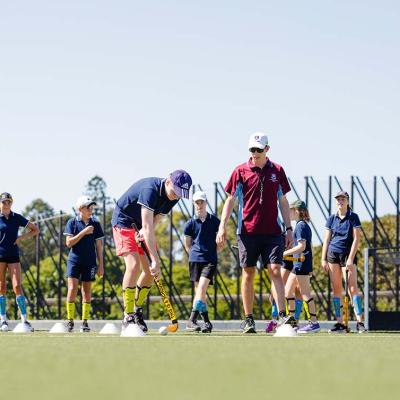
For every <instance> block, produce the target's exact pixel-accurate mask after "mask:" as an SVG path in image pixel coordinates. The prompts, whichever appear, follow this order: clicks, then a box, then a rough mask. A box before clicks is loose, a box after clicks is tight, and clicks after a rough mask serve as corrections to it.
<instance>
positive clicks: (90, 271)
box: [67, 262, 97, 282]
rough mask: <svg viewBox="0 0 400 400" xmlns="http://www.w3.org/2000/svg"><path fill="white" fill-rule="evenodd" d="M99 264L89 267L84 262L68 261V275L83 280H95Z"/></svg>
mask: <svg viewBox="0 0 400 400" xmlns="http://www.w3.org/2000/svg"><path fill="white" fill-rule="evenodd" d="M96 272H97V265H93V266H91V267H88V266H86V265H82V264H76V263H71V262H67V277H68V278H75V279H78V280H80V281H82V282H93V281H94V280H95V279H96Z"/></svg>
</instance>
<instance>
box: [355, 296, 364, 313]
mask: <svg viewBox="0 0 400 400" xmlns="http://www.w3.org/2000/svg"><path fill="white" fill-rule="evenodd" d="M353 307H354V312H355V314H356V315H357V316H358V317H359V316H360V315H362V312H363V308H362V300H361V296H360V295H359V294H356V295H354V296H353Z"/></svg>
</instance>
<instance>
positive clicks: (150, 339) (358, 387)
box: [0, 332, 400, 400]
mask: <svg viewBox="0 0 400 400" xmlns="http://www.w3.org/2000/svg"><path fill="white" fill-rule="evenodd" d="M0 346H1V360H2V361H1V370H2V374H0V392H1V399H6V398H12V399H26V398H29V399H34V400H36V399H54V400H64V399H68V400H76V399H107V400H112V399H114V398H117V397H118V398H126V399H132V400H135V399H141V400H144V399H154V400H159V399H163V400H166V399H168V400H169V399H173V400H180V399H186V400H190V399H202V400H208V399H265V398H271V399H274V398H275V399H293V398H299V399H319V400H321V399H336V400H338V399H350V398H360V399H363V400H366V399H376V398H380V399H394V398H397V394H396V393H397V392H398V388H399V387H400V378H399V375H398V371H399V369H398V367H399V361H400V334H374V333H371V332H370V333H368V334H365V335H357V334H347V335H339V336H332V335H328V334H316V335H313V336H307V337H295V338H274V337H271V336H267V335H265V334H262V333H258V334H257V335H251V336H243V335H241V334H238V333H236V334H235V333H232V334H228V333H222V332H221V333H218V332H216V333H213V334H211V335H204V334H192V335H189V334H184V333H176V334H169V335H168V336H164V337H162V336H159V335H158V334H155V333H152V334H149V335H148V336H147V337H144V338H120V337H117V336H112V337H109V336H100V335H97V334H94V333H91V334H79V333H74V334H70V335H61V336H59V335H50V334H48V333H44V332H35V333H33V334H29V335H18V334H13V333H11V332H9V333H6V334H1V335H0ZM121 396H122V397H121Z"/></svg>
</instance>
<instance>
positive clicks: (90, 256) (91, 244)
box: [64, 217, 104, 267]
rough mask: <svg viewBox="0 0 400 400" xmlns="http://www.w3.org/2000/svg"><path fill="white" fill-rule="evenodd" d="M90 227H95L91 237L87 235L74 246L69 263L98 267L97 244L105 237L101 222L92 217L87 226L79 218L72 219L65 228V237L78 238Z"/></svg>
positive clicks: (69, 255) (69, 256)
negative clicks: (80, 233)
mask: <svg viewBox="0 0 400 400" xmlns="http://www.w3.org/2000/svg"><path fill="white" fill-rule="evenodd" d="M89 225H92V226H93V227H94V229H93V233H92V234H91V235H85V236H84V237H83V238H82V239H81V240H80V241H79V242H78V243H77V244H76V245H75V246H72V248H71V250H70V251H69V254H68V259H67V262H68V263H72V264H80V265H84V266H87V267H93V266H94V265H97V259H96V245H95V243H96V240H98V239H101V238H103V237H104V233H103V229H102V228H101V225H100V223H99V221H97V220H96V219H95V218H93V217H92V218H90V220H89V222H88V224H87V225H86V224H85V223H84V222H83V221H82V220H81V219H80V218H79V217H75V218H71V219H69V220H68V222H67V225H66V226H65V229H64V235H65V236H76V235H77V234H78V233H79V232H81V231H83V229H85V228H86V227H87V226H89Z"/></svg>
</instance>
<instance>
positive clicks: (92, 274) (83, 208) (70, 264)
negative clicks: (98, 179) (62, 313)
mask: <svg viewBox="0 0 400 400" xmlns="http://www.w3.org/2000/svg"><path fill="white" fill-rule="evenodd" d="M95 205H96V202H94V201H93V200H92V199H91V198H89V197H87V196H82V197H80V198H79V199H78V201H77V203H76V208H77V210H78V211H79V214H78V216H77V217H74V218H71V219H69V220H68V222H67V225H66V226H65V230H64V235H65V236H66V244H67V247H68V248H70V249H71V250H70V252H69V254H68V259H67V277H68V294H67V330H68V332H72V331H73V330H74V318H75V299H76V295H77V294H78V286H79V281H81V282H82V283H81V292H82V326H81V329H80V331H81V332H90V327H89V324H88V319H89V318H90V309H91V305H90V302H91V296H92V282H93V281H94V280H95V278H96V272H97V275H98V276H103V273H104V267H103V241H102V239H103V237H104V233H103V230H102V228H101V225H100V223H99V222H98V221H97V220H96V219H95V218H94V217H92V214H93V208H94V206H95ZM96 256H97V261H98V266H97V263H96Z"/></svg>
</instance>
